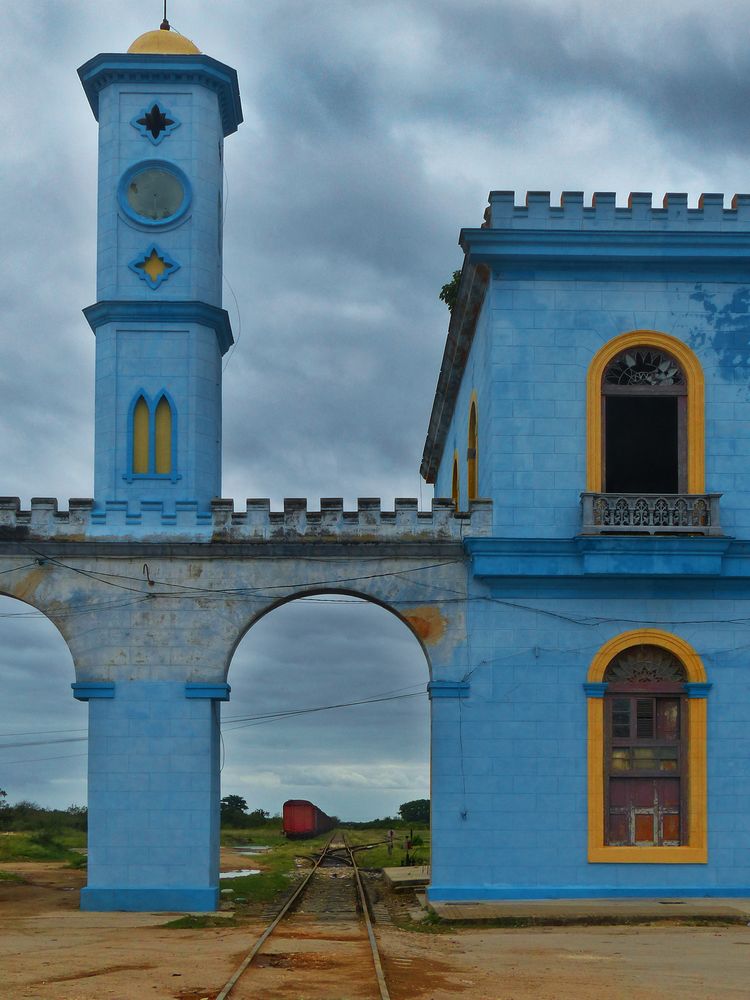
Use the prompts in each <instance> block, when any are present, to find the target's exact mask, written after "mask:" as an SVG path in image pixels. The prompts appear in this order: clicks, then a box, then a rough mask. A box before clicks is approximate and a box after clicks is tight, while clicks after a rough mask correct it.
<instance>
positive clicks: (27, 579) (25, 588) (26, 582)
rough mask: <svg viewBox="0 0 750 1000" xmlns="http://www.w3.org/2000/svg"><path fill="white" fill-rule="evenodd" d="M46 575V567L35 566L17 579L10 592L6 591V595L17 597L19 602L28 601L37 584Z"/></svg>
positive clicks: (47, 571) (47, 570)
mask: <svg viewBox="0 0 750 1000" xmlns="http://www.w3.org/2000/svg"><path fill="white" fill-rule="evenodd" d="M48 575H49V568H48V567H47V566H35V567H34V569H31V570H29V571H28V572H27V573H24V575H23V576H22V577H21V578H20V579H17V580H16V581H15V584H14V586H13V588H12V590H8V591H7V593H9V594H11V595H12V596H13V597H17V598H18V599H19V600H20V601H29V600H31V598H32V597H33V596H34V594H35V593H36V589H37V587H38V586H39V584H40V583H42V582H43V581H44V580H45V579H46V578H47V576H48Z"/></svg>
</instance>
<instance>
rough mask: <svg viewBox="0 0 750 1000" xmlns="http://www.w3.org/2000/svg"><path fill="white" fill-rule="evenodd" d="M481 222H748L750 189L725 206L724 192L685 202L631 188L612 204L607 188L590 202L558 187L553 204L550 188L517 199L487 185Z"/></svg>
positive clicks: (678, 196)
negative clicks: (556, 202) (486, 202)
mask: <svg viewBox="0 0 750 1000" xmlns="http://www.w3.org/2000/svg"><path fill="white" fill-rule="evenodd" d="M489 202H490V203H489V207H488V208H487V210H486V212H485V225H484V227H483V228H489V229H582V230H596V229H608V230H609V229H616V230H620V229H622V230H625V231H627V230H643V229H648V230H651V231H654V232H658V231H659V230H667V229H668V230H670V231H673V230H680V229H682V230H705V231H715V230H726V231H729V232H733V231H737V230H744V229H748V228H750V194H736V195H734V197H733V198H732V199H731V202H730V203H729V206H728V207H726V208H725V207H724V195H723V194H702V195H701V196H700V197H699V198H698V201H697V204H695V205H693V206H691V207H688V196H687V194H685V193H684V192H683V193H673V192H670V193H668V194H665V195H664V198H663V199H662V202H661V204H658V203H657V204H654V202H653V196H652V194H651V193H650V192H642V191H633V192H631V194H630V195H629V196H628V200H627V204H626V205H619V206H618V205H617V203H616V197H615V194H614V193H613V192H611V191H605V192H601V191H599V192H596V193H595V194H594V195H593V197H592V199H591V204H590V205H585V204H584V196H583V192H582V191H563V193H562V195H561V196H560V204H559V205H553V204H552V203H551V200H550V192H549V191H528V192H527V193H526V199H525V201H524V203H523V204H516V199H515V192H514V191H491V192H490V196H489Z"/></svg>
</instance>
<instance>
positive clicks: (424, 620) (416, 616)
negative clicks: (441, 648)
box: [404, 604, 446, 645]
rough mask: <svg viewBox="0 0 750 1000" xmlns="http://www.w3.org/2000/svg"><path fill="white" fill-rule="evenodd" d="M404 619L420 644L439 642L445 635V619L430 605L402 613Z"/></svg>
mask: <svg viewBox="0 0 750 1000" xmlns="http://www.w3.org/2000/svg"><path fill="white" fill-rule="evenodd" d="M404 619H405V620H406V621H407V622H408V623H409V625H411V627H412V628H413V629H414V631H415V632H416V634H417V635H418V636H419V638H420V639H421V640H422V642H426V643H427V644H428V645H434V644H435V643H437V642H440V640H441V639H442V638H443V636H444V635H445V626H446V621H445V618H444V617H443V615H442V613H441V612H440V611H439V610H438V609H437V608H436V607H434V606H433V605H431V604H425V605H423V606H422V607H419V608H412V609H411V610H410V611H406V612H404Z"/></svg>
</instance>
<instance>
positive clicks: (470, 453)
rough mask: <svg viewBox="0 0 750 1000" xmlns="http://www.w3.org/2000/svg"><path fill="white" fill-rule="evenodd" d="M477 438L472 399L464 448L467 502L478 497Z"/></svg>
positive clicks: (475, 403) (473, 401)
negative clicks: (466, 440) (466, 442)
mask: <svg viewBox="0 0 750 1000" xmlns="http://www.w3.org/2000/svg"><path fill="white" fill-rule="evenodd" d="M478 438H479V434H478V427H477V401H476V399H472V401H471V406H470V407H469V435H468V444H467V448H466V467H467V493H468V497H469V500H476V499H477V497H478V496H479V488H478V465H477V462H478V457H477V456H478V449H479V441H478Z"/></svg>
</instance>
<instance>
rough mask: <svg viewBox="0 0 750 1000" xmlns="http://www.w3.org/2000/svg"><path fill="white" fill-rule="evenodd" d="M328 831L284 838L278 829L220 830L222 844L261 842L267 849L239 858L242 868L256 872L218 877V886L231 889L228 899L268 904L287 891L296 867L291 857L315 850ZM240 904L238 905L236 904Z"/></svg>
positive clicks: (315, 851)
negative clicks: (303, 838)
mask: <svg viewBox="0 0 750 1000" xmlns="http://www.w3.org/2000/svg"><path fill="white" fill-rule="evenodd" d="M329 836H330V834H328V833H327V834H324V835H323V836H322V837H315V838H314V839H311V840H287V839H286V837H283V836H282V834H281V830H280V829H278V828H276V829H273V828H272V829H269V828H268V827H264V828H263V829H261V830H232V829H229V830H223V831H222V838H221V839H222V843H223V844H224V845H225V846H232V847H236V846H238V845H240V844H262V845H264V846H266V847H269V848H270V850H269V851H264V852H263V853H262V854H258V855H250V856H247V857H246V858H245V859H244V860H243V863H242V864H243V867H247V868H259V869H260V874H259V875H246V876H244V878H231V879H222V880H221V888H222V889H233V890H234V896H233V897H232V899H233V900H234V899H237V897H238V896H239V897H240V898H241V899H245V900H247V902H248V903H268V902H271V901H272V900H274V899H276V898H277V897H278V896H280V895H282V894H283V893H285V892H287V891H288V890H289V887H290V886H291V884H292V880H293V877H294V874H295V872H296V871H297V867H296V865H295V858H297V857H301V856H305V855H312V854H315V853H317V852H318V851H319V850H320V849H321V848H322V847H323V845H324V844H325V843H326V841H327V840H328V838H329ZM239 906H240V907H241V906H242V904H239Z"/></svg>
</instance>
